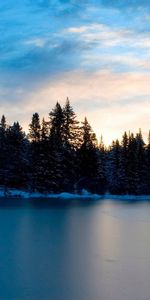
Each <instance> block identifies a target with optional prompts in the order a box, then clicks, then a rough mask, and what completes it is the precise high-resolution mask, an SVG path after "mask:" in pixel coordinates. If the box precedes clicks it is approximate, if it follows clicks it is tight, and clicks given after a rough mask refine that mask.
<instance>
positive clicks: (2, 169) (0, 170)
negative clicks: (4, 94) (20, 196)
mask: <svg viewBox="0 0 150 300" xmlns="http://www.w3.org/2000/svg"><path fill="white" fill-rule="evenodd" d="M7 155H8V153H7V139H6V118H5V116H4V115H3V116H2V118H1V122H0V185H5V182H6V173H7V164H8V163H7V162H8V156H7Z"/></svg>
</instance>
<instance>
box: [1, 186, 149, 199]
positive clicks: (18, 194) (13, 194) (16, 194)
mask: <svg viewBox="0 0 150 300" xmlns="http://www.w3.org/2000/svg"><path fill="white" fill-rule="evenodd" d="M4 197H8V198H26V199H29V198H37V199H38V198H48V199H68V200H69V199H105V200H109V199H111V200H150V195H141V196H136V195H111V194H109V193H106V194H105V195H98V194H92V193H89V192H88V191H86V190H82V192H81V194H73V193H66V192H63V193H60V194H53V193H50V194H46V193H45V194H42V193H38V192H36V193H30V192H27V191H21V190H17V189H9V190H7V191H6V190H4V189H2V188H0V198H4Z"/></svg>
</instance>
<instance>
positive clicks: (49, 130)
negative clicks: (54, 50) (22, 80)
mask: <svg viewBox="0 0 150 300" xmlns="http://www.w3.org/2000/svg"><path fill="white" fill-rule="evenodd" d="M0 186H1V187H5V188H17V189H24V190H28V191H31V192H32V191H33V192H35V191H38V192H41V193H60V192H64V191H65V192H73V193H79V192H81V191H82V190H83V189H85V190H88V191H89V192H92V193H99V194H103V193H105V192H110V193H111V194H137V195H140V194H150V134H149V138H148V144H147V145H146V144H145V143H144V141H143V137H142V133H141V131H140V130H139V132H138V133H137V134H136V135H134V134H133V133H128V134H127V133H126V132H125V133H124V134H123V137H122V141H121V142H119V140H116V141H113V142H112V145H111V146H110V147H108V148H106V147H105V146H104V144H103V141H102V138H101V141H100V143H98V141H97V139H96V135H95V133H94V132H93V130H92V128H91V126H90V124H89V122H88V120H87V118H85V119H84V121H83V122H81V123H79V121H78V120H77V116H76V114H75V112H74V110H73V108H72V106H71V104H70V101H69V99H68V98H67V100H66V103H65V105H64V106H63V107H62V106H61V105H60V103H58V102H57V103H56V105H55V107H54V108H53V109H52V111H51V112H50V113H49V119H48V121H46V120H45V119H44V118H43V119H42V120H40V116H39V114H38V113H37V112H36V113H34V114H33V116H32V120H31V123H30V124H29V133H28V134H25V132H24V131H23V129H22V127H21V126H20V124H19V122H14V124H13V125H11V126H10V125H8V124H7V122H6V118H5V116H2V118H1V123H0Z"/></svg>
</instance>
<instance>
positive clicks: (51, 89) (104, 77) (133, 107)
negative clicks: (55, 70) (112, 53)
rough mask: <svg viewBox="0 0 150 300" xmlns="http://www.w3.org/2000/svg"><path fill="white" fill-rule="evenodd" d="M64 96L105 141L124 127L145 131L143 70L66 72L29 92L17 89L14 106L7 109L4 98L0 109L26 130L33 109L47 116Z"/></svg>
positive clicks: (149, 89) (147, 90) (147, 85)
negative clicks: (16, 101)
mask: <svg viewBox="0 0 150 300" xmlns="http://www.w3.org/2000/svg"><path fill="white" fill-rule="evenodd" d="M67 96H69V97H70V100H71V102H72V105H73V107H74V109H75V111H76V113H77V115H78V116H79V119H80V120H82V119H83V118H84V116H85V115H87V118H88V119H89V121H90V123H91V125H92V127H93V129H94V130H95V131H96V133H97V136H98V137H99V136H100V134H103V135H104V140H105V142H106V143H107V144H108V143H110V142H111V141H112V139H115V138H117V137H118V136H119V137H121V135H122V133H123V132H124V130H133V131H137V130H138V128H139V127H141V128H143V129H144V131H147V132H148V129H149V128H148V126H149V114H150V101H149V99H150V77H149V75H148V74H145V73H144V74H141V73H133V74H132V73H128V74H116V73H113V72H110V71H109V72H108V71H105V70H103V71H101V72H95V73H86V72H79V71H78V72H67V73H66V74H63V75H60V76H59V77H58V76H57V77H55V78H53V80H50V81H49V82H47V83H46V84H43V85H41V86H40V87H39V88H36V89H35V90H32V91H30V92H28V91H27V90H19V89H18V90H17V95H15V97H17V99H18V104H17V106H12V107H11V109H10V108H9V110H8V107H9V105H8V103H5V101H4V102H3V103H1V107H0V109H1V111H3V113H5V114H6V116H7V117H8V120H10V121H13V120H15V119H16V117H17V119H18V120H19V121H20V122H21V123H22V124H23V126H24V128H25V129H26V130H27V128H28V123H29V122H30V119H31V116H32V114H33V113H34V112H35V111H38V112H39V113H40V116H41V118H42V117H43V116H45V117H46V118H48V113H49V111H50V110H51V109H52V108H53V106H54V105H55V103H56V101H60V103H61V104H62V105H63V103H64V102H65V100H66V97H67Z"/></svg>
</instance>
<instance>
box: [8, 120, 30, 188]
mask: <svg viewBox="0 0 150 300" xmlns="http://www.w3.org/2000/svg"><path fill="white" fill-rule="evenodd" d="M6 136H7V156H8V159H7V178H5V180H6V181H7V183H6V184H7V185H8V186H9V187H13V188H23V187H24V188H25V187H27V169H28V159H27V148H28V142H27V140H26V138H25V133H24V132H23V130H22V127H21V126H20V124H19V122H14V124H13V125H12V126H10V127H8V128H7V131H6Z"/></svg>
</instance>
